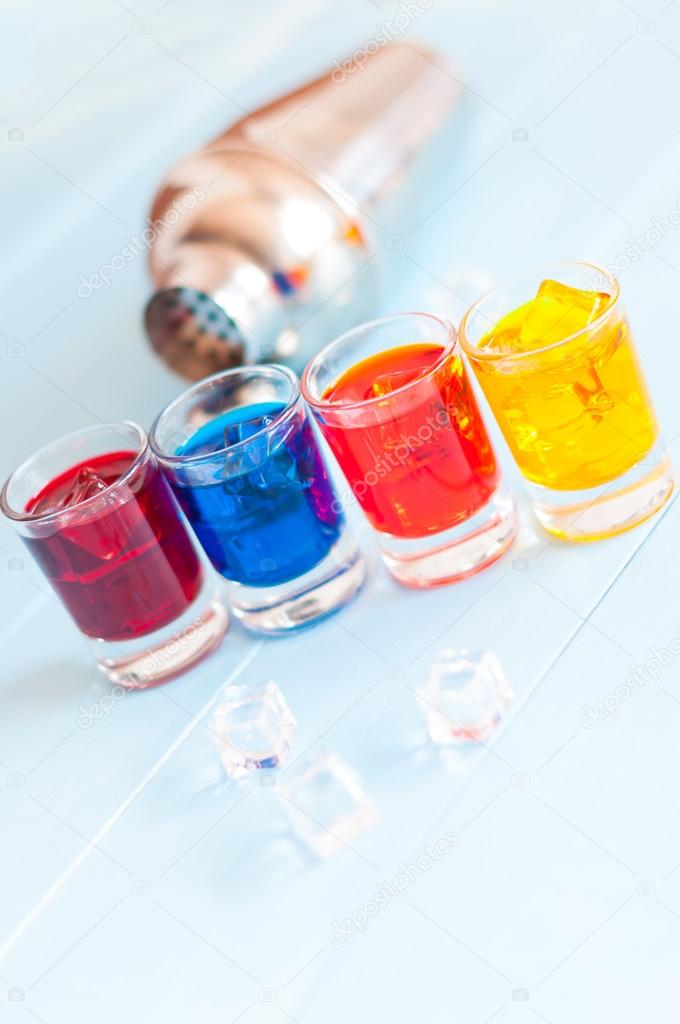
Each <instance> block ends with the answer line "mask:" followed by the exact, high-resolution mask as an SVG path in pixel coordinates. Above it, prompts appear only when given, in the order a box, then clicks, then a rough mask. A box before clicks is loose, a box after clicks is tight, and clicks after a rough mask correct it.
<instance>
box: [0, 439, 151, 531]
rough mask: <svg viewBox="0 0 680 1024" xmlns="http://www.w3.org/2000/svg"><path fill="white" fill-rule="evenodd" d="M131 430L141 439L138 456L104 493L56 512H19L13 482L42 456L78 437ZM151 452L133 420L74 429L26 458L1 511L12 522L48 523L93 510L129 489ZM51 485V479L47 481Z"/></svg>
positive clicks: (5, 491)
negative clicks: (12, 498)
mask: <svg viewBox="0 0 680 1024" xmlns="http://www.w3.org/2000/svg"><path fill="white" fill-rule="evenodd" d="M120 427H127V428H129V429H131V430H132V431H134V433H135V434H136V435H137V438H138V449H137V453H136V455H135V457H134V459H133V460H132V462H131V463H130V465H129V466H128V468H127V469H126V470H125V472H124V473H123V474H122V475H121V476H119V477H118V479H117V480H113V481H112V482H111V483H110V484H107V485H106V486H105V487H104V488H103V490H101V491H99V492H98V493H97V494H93V495H92V496H91V497H90V498H85V500H84V501H79V502H77V503H76V504H75V505H69V506H67V507H66V508H58V509H53V510H51V511H49V512H37V513H34V512H26V511H25V510H24V511H21V512H19V511H18V510H17V509H15V508H14V507H13V506H12V505H10V502H9V489H10V487H11V485H12V483H13V482H14V481H15V480H16V478H17V476H19V474H20V473H22V472H23V471H24V470H27V469H28V468H29V466H30V465H31V463H32V462H35V460H36V459H38V458H40V457H41V456H49V455H50V453H51V452H56V451H57V449H58V448H60V447H61V446H62V445H63V444H64V443H65V442H68V441H75V440H76V439H77V438H80V437H85V436H87V435H88V434H95V433H97V432H99V431H101V430H102V429H104V430H112V431H114V432H115V431H116V429H117V428H120ZM148 452H149V438H148V436H147V433H146V431H145V430H144V428H143V427H140V426H139V424H138V423H134V422H133V421H132V420H118V421H117V422H115V423H97V424H95V425H94V426H92V427H82V428H81V429H80V430H72V431H71V433H69V434H63V435H62V436H61V437H58V438H57V439H56V441H50V443H49V444H46V445H44V446H43V447H42V448H39V449H38V450H37V452H34V453H33V454H32V455H29V456H28V458H27V459H24V461H23V462H21V463H20V464H19V465H18V466H17V467H16V468H15V469H14V470H13V471H12V472H11V473H10V474H9V476H8V477H7V479H6V480H5V483H4V485H3V488H2V492H0V510H2V512H3V514H4V515H5V516H7V518H8V519H11V520H13V521H14V522H15V523H46V522H50V521H51V520H55V519H59V518H60V517H64V516H69V515H71V514H72V513H74V512H80V511H81V510H82V509H86V508H91V507H93V506H94V505H95V504H96V503H97V502H99V501H101V500H102V498H104V497H105V496H107V495H111V494H112V493H113V492H115V491H116V489H117V488H122V487H125V486H127V483H128V481H129V479H130V477H131V476H132V475H133V474H134V472H135V471H136V469H137V468H138V467H139V465H140V464H141V462H142V461H143V459H144V458H145V456H146V455H147V453H148ZM47 482H48V483H49V480H48V481H47Z"/></svg>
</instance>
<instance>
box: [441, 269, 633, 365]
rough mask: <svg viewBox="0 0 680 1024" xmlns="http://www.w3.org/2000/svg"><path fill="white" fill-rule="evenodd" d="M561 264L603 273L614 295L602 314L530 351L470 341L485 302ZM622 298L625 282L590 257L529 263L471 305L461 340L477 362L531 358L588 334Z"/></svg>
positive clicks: (461, 325)
mask: <svg viewBox="0 0 680 1024" xmlns="http://www.w3.org/2000/svg"><path fill="white" fill-rule="evenodd" d="M559 267H585V268H586V269H587V270H591V271H593V270H594V271H596V272H597V274H598V275H599V276H600V277H602V278H603V279H604V280H606V281H607V282H608V283H609V284H610V285H611V289H612V291H611V295H610V301H609V303H608V304H607V307H606V309H604V310H603V311H602V312H601V313H600V314H599V316H596V317H595V319H594V320H592V321H591V322H590V323H589V324H587V325H586V326H585V327H581V329H580V330H578V331H574V332H573V333H572V334H568V335H567V336H566V337H565V338H560V339H559V341H553V342H551V343H550V344H549V345H542V346H541V347H540V348H532V349H527V351H526V352H485V351H482V350H480V349H479V348H478V346H477V345H476V344H475V343H473V342H471V341H470V339H469V336H468V325H469V323H470V320H471V319H472V317H473V316H474V315H475V314H476V313H479V312H480V310H481V307H482V305H483V304H484V303H485V302H487V301H488V300H489V299H490V298H491V297H492V296H493V295H496V294H497V293H498V292H501V291H503V290H504V289H506V288H508V287H511V286H512V285H514V284H517V283H519V281H521V280H522V279H523V278H525V277H528V276H529V275H531V274H536V276H537V277H538V276H540V275H541V274H544V273H545V272H549V271H550V270H552V269H555V270H557V269H558V268H559ZM620 298H621V286H620V284H619V282H618V279H617V278H616V277H615V276H614V275H613V274H610V273H609V271H608V270H607V269H606V268H605V267H601V266H600V265H599V264H598V263H589V262H588V261H587V260H573V261H568V260H565V261H563V262H561V263H549V264H547V266H543V267H537V266H534V267H528V268H527V269H526V270H522V271H519V272H518V273H517V274H513V275H512V277H510V278H507V279H506V280H505V281H502V282H501V283H500V284H497V285H494V287H493V288H490V289H489V290H488V291H487V292H485V293H484V295H482V296H481V297H480V298H479V299H477V301H476V302H474V303H473V304H472V305H471V306H470V308H469V309H468V310H467V312H466V313H465V315H464V317H463V319H462V320H461V322H460V325H459V327H458V337H459V339H460V344H461V347H462V349H463V351H464V352H465V354H466V355H467V356H469V357H470V359H471V360H473V361H474V362H482V361H484V362H498V361H500V360H503V361H505V360H507V359H511V360H517V361H520V360H522V359H528V358H531V357H534V356H537V355H540V354H541V353H542V352H549V351H550V350H551V349H557V348H560V347H561V346H563V345H568V344H569V342H571V341H573V340H574V339H575V338H578V337H579V336H580V335H584V334H588V333H590V332H592V331H594V330H596V329H597V328H598V327H600V326H601V324H602V322H603V321H604V320H605V319H606V318H607V317H608V316H610V314H611V312H612V310H613V309H614V307H615V306H616V305H617V303H618V301H619V299H620ZM508 312H510V311H508Z"/></svg>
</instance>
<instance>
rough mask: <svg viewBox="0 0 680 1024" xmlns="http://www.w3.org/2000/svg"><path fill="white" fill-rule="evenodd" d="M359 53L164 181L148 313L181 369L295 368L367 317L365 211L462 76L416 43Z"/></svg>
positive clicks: (372, 285) (193, 372)
mask: <svg viewBox="0 0 680 1024" xmlns="http://www.w3.org/2000/svg"><path fill="white" fill-rule="evenodd" d="M364 57H365V59H362V60H361V61H360V62H358V61H357V60H356V59H353V60H351V61H349V60H348V61H346V62H345V63H344V64H343V65H341V66H340V65H338V66H336V69H335V71H333V72H332V73H330V74H328V75H325V76H323V77H322V78H319V79H317V80H316V81H314V82H310V83H309V84H307V85H305V86H303V87H302V88H300V89H298V90H297V91H295V92H293V93H291V94H289V95H288V96H285V97H283V98H281V99H278V100H276V101H275V102H273V103H271V104H269V105H268V106H265V107H262V108H261V109H260V110H258V111H256V112H255V113H254V114H251V115H249V116H248V117H246V118H244V119H243V120H241V121H239V122H238V123H237V124H235V125H233V126H232V127H231V128H229V129H228V130H227V131H226V132H225V133H224V134H223V135H221V136H219V137H218V138H216V139H215V140H214V141H212V142H210V143H208V145H206V146H205V147H203V149H201V150H199V152H197V153H195V154H194V155H192V156H190V157H187V158H186V159H184V160H182V161H181V162H180V163H179V164H177V165H176V166H175V167H174V168H173V170H172V171H170V173H169V174H168V176H167V178H166V179H165V181H164V182H163V183H162V185H161V187H160V189H159V191H158V193H157V195H156V198H155V200H154V203H153V207H152V210H151V215H150V219H151V222H152V225H153V229H154V235H155V241H154V242H153V245H152V249H151V255H150V269H151V275H152V278H153V281H154V284H155V286H156V289H157V290H156V292H155V294H154V295H153V296H152V298H151V300H150V302H149V304H148V306H147V309H146V315H145V322H146V329H147V333H148V335H149V338H150V340H151V344H152V345H153V347H154V348H155V349H156V351H157V352H158V353H159V354H160V355H161V357H162V358H163V359H164V360H165V361H166V362H167V363H168V365H169V366H171V367H172V368H173V369H174V370H176V371H177V372H179V373H181V374H182V375H183V376H185V377H188V378H189V379H191V380H198V379H200V378H201V377H204V376H206V375H207V374H210V373H215V372H217V371H218V370H221V369H224V368H226V367H229V366H235V365H237V364H241V363H253V362H260V361H267V360H270V361H276V362H283V363H287V364H288V365H290V366H291V367H293V369H296V370H298V371H301V370H302V368H303V367H304V366H305V364H306V363H307V362H308V360H309V359H310V357H311V356H312V355H313V354H314V353H315V352H316V351H318V349H319V348H320V347H321V345H322V344H324V343H325V342H327V341H328V339H329V338H331V337H333V336H335V335H338V334H340V333H341V332H342V331H344V330H346V329H348V328H350V327H352V326H354V325H355V324H356V323H358V322H359V321H361V320H365V319H367V318H369V317H370V316H371V314H372V312H373V310H374V303H375V299H376V293H377V282H376V280H375V271H374V268H373V266H372V265H371V262H370V261H371V255H372V247H371V243H370V240H369V231H368V228H367V223H368V224H369V225H370V221H367V219H366V218H365V217H364V215H363V214H362V212H361V211H362V209H369V210H370V207H371V205H372V204H374V203H375V202H376V200H377V199H379V198H380V197H381V196H382V194H383V193H384V192H385V191H387V190H388V189H389V188H390V186H392V185H394V184H395V182H397V181H398V179H399V177H400V173H401V171H402V169H403V167H404V165H405V164H406V163H407V162H408V159H409V157H410V156H411V155H412V154H413V153H414V152H415V151H416V150H417V149H418V148H419V147H420V146H421V145H422V143H423V142H424V141H425V140H426V139H427V138H428V137H429V136H430V135H431V134H432V133H433V132H434V131H435V130H436V128H437V127H438V126H439V125H440V124H441V122H442V121H443V120H444V118H445V117H446V115H447V114H448V113H449V111H450V109H451V107H452V105H453V100H454V98H455V96H456V94H457V84H456V80H455V78H454V77H453V76H450V75H448V74H446V73H445V72H443V70H442V67H441V66H440V62H441V59H440V58H439V59H438V60H437V62H435V61H434V59H433V56H432V54H431V53H430V52H429V51H427V50H425V49H424V48H423V47H416V46H415V45H413V44H412V43H406V42H402V43H390V44H388V45H385V46H383V47H382V48H380V49H377V51H376V52H374V53H373V54H372V55H371V56H370V57H367V56H366V55H365V52H364ZM355 58H356V55H355Z"/></svg>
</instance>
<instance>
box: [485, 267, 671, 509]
mask: <svg viewBox="0 0 680 1024" xmlns="http://www.w3.org/2000/svg"><path fill="white" fill-rule="evenodd" d="M466 349H467V351H468V355H469V357H470V359H471V361H472V365H473V367H474V369H475V372H476V374H477V378H478V380H479V383H480V384H481V386H482V388H483V390H484V393H485V394H486V397H487V399H488V401H489V404H490V405H491V408H492V409H493V411H494V413H495V415H496V418H497V419H498V422H499V425H500V427H501V429H502V431H503V433H504V435H505V438H506V440H507V442H508V444H509V446H510V448H511V450H512V453H513V455H514V457H515V459H516V460H517V463H518V465H519V467H520V469H521V470H522V473H523V474H524V476H525V477H527V479H528V480H530V481H532V482H533V483H536V484H540V485H542V486H543V487H548V488H551V489H552V490H557V491H583V490H587V489H588V488H591V487H597V486H600V485H602V484H605V483H607V482H609V481H612V480H614V479H616V478H617V477H619V476H621V475H622V474H624V473H626V472H627V471H628V470H629V469H631V467H632V466H635V465H636V463H638V462H639V461H640V460H641V459H642V458H643V457H644V456H645V455H646V454H647V453H648V452H649V451H650V449H651V448H652V447H653V446H654V443H655V441H656V439H657V437H658V434H659V428H658V425H657V421H656V416H655V414H654V409H653V407H652V404H651V401H650V398H649V394H648V392H647V387H646V385H645V381H644V378H643V375H642V371H641V368H640V364H639V362H638V358H637V354H636V352H635V347H634V344H633V339H632V337H631V333H630V327H629V324H628V320H627V317H626V315H625V313H624V311H623V309H622V307H621V304H620V302H619V301H618V291H616V292H615V293H614V294H610V293H609V292H605V291H602V292H600V291H593V290H585V289H580V288H574V287H570V286H568V285H566V284H561V283H559V282H557V281H552V280H544V281H543V282H542V283H541V284H540V286H539V288H538V291H537V292H536V296H535V298H533V299H531V300H529V301H528V302H525V303H524V304H523V305H521V306H519V307H518V308H516V309H514V310H513V311H512V312H511V313H508V314H507V315H506V316H504V317H502V318H501V319H500V320H498V321H497V322H496V323H495V324H494V325H493V326H491V328H490V329H489V330H487V331H486V333H485V334H483V335H482V336H481V337H480V339H479V340H478V341H477V342H476V343H475V346H474V349H473V350H470V349H469V348H468V347H467V346H466Z"/></svg>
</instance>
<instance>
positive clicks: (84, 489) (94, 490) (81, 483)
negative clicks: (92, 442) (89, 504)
mask: <svg viewBox="0 0 680 1024" xmlns="http://www.w3.org/2000/svg"><path fill="white" fill-rule="evenodd" d="M107 486H108V484H107V483H106V481H104V480H102V478H101V477H100V476H99V475H98V474H97V473H96V472H95V471H94V470H93V469H89V468H88V467H87V466H83V468H82V469H80V470H79V471H78V474H77V476H76V478H75V480H74V481H73V486H72V488H71V490H70V491H68V492H67V493H66V494H65V495H64V496H63V498H61V499H60V500H59V504H58V506H56V507H58V508H60V509H64V508H72V507H73V506H74V505H79V504H80V503H81V502H82V501H87V499H88V498H94V497H95V495H97V494H101V493H102V491H105V490H106V488H107Z"/></svg>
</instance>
